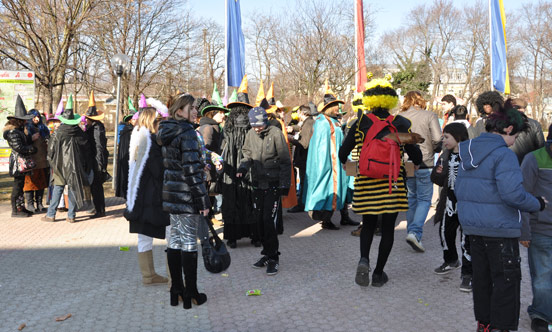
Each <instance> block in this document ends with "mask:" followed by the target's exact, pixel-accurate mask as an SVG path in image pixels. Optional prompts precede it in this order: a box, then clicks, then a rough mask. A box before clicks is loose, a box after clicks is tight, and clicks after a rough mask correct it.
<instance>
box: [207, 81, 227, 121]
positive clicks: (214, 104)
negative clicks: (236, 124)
mask: <svg viewBox="0 0 552 332" xmlns="http://www.w3.org/2000/svg"><path fill="white" fill-rule="evenodd" d="M211 99H212V100H211V103H209V104H206V106H204V107H203V109H201V110H200V113H201V116H205V114H207V112H210V111H222V112H225V113H226V112H228V111H229V109H228V108H226V107H224V106H223V103H222V99H221V98H220V93H219V92H218V89H217V83H215V86H214V87H213V95H212V97H211Z"/></svg>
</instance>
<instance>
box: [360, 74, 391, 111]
mask: <svg viewBox="0 0 552 332" xmlns="http://www.w3.org/2000/svg"><path fill="white" fill-rule="evenodd" d="M367 76H368V79H370V78H372V73H368V75H367ZM390 80H391V75H389V74H387V75H385V77H384V78H375V79H373V80H371V81H370V82H368V83H366V84H365V85H364V89H365V90H364V92H362V95H363V97H362V104H363V105H364V107H365V108H366V109H367V110H369V111H374V110H376V109H384V110H390V109H392V108H394V107H395V106H397V103H398V102H399V96H397V91H395V89H393V85H391V82H389V81H390Z"/></svg>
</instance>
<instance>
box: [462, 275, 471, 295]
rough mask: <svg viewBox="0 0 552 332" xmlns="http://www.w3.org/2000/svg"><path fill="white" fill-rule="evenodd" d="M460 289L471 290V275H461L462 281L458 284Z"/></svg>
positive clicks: (467, 291)
mask: <svg viewBox="0 0 552 332" xmlns="http://www.w3.org/2000/svg"><path fill="white" fill-rule="evenodd" d="M460 291H462V292H466V293H469V292H471V291H472V278H471V276H463V277H462V283H461V284H460Z"/></svg>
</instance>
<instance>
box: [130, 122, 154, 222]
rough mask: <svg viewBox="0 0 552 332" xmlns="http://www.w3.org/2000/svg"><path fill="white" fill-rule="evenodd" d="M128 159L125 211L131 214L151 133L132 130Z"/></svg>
mask: <svg viewBox="0 0 552 332" xmlns="http://www.w3.org/2000/svg"><path fill="white" fill-rule="evenodd" d="M129 149H130V150H129V158H128V191H127V209H128V211H131V212H132V209H134V203H135V202H136V196H137V195H138V189H139V186H140V179H141V178H142V172H143V171H144V167H145V166H146V162H147V161H148V157H149V152H150V149H151V133H150V132H149V130H148V129H147V128H145V127H141V128H140V129H138V128H136V127H135V128H134V130H132V135H131V136H130V148H129Z"/></svg>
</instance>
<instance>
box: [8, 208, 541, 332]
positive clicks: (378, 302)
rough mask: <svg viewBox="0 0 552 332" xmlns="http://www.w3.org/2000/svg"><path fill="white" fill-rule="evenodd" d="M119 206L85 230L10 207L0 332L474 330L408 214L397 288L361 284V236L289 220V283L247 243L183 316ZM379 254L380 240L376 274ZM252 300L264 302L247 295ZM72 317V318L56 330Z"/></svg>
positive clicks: (390, 267) (157, 244)
mask: <svg viewBox="0 0 552 332" xmlns="http://www.w3.org/2000/svg"><path fill="white" fill-rule="evenodd" d="M108 205H109V206H108V209H107V213H108V215H107V216H106V217H105V218H101V219H94V220H88V219H87V218H85V217H84V216H85V215H86V213H83V212H79V213H77V221H79V222H77V223H74V224H69V223H67V222H66V221H65V219H64V218H65V215H66V214H65V213H58V215H57V217H56V218H58V220H59V221H58V222H56V223H47V222H41V221H40V217H41V216H43V215H44V214H42V215H37V216H34V217H32V218H25V219H11V218H10V211H9V210H10V209H9V206H7V205H2V206H1V209H0V211H1V212H0V308H2V309H1V310H0V331H17V328H18V326H20V325H21V324H23V323H24V324H26V326H25V328H24V329H23V331H405V332H409V331H412V332H415V331H447V332H450V331H462V332H464V331H475V321H474V316H473V305H472V298H471V294H466V293H462V292H460V291H459V290H458V286H459V285H460V270H459V269H457V270H455V271H453V272H452V273H450V274H449V275H445V276H438V275H436V274H434V273H433V269H435V268H436V267H437V266H439V265H440V264H441V263H442V251H441V247H440V244H439V237H438V229H437V227H434V226H433V222H432V220H430V221H428V222H427V223H426V225H425V227H424V238H423V244H424V246H425V248H426V252H425V253H423V254H420V253H415V252H414V251H413V250H412V249H411V248H410V246H409V245H407V244H406V242H405V241H404V238H405V236H406V231H405V228H406V227H405V226H406V222H405V221H404V220H405V216H404V214H400V215H399V218H398V225H397V228H396V231H395V244H394V247H393V250H392V252H391V256H390V258H389V261H388V263H387V266H386V269H385V271H386V273H387V274H388V276H389V279H390V280H389V282H388V283H387V284H386V285H385V286H383V287H381V288H374V287H366V288H362V287H360V286H358V285H356V284H355V282H354V278H355V271H356V265H357V263H358V259H359V238H358V237H353V236H351V235H350V232H351V230H353V229H355V227H342V229H341V230H338V231H329V230H322V229H321V228H320V225H319V224H316V223H315V222H313V221H312V220H310V219H309V218H308V216H307V214H306V213H298V214H286V213H284V220H285V221H284V225H285V226H284V227H285V231H284V234H283V235H281V236H280V237H279V239H280V251H281V253H282V255H281V257H280V272H279V273H278V275H276V276H267V275H266V274H265V272H264V270H256V269H253V268H251V264H252V263H254V262H255V261H256V260H257V259H258V258H259V257H260V248H255V247H253V246H252V245H251V244H250V243H249V241H247V240H245V239H244V240H241V241H238V248H237V249H230V253H231V255H232V264H231V266H230V268H229V269H228V270H227V271H225V272H224V273H222V274H211V273H209V272H207V271H206V270H205V269H204V268H203V266H202V260H201V257H200V258H199V259H200V261H199V268H198V288H199V290H200V291H202V292H205V293H206V294H207V296H208V301H207V303H206V304H204V305H202V306H199V307H197V306H193V308H192V309H191V310H184V309H183V308H182V306H178V307H171V306H170V305H169V293H168V289H167V287H166V286H143V285H142V283H141V275H140V271H139V268H138V261H137V253H136V243H137V238H136V235H135V234H129V233H128V223H127V221H126V220H125V219H124V218H123V217H122V211H123V209H124V204H122V201H121V200H119V199H116V198H110V199H108ZM432 214H433V211H432V212H430V216H431V215H432ZM352 217H353V218H354V219H356V220H360V217H359V216H356V215H354V214H352ZM334 223H336V224H338V223H339V214H337V215H335V216H334ZM378 244H379V237H375V240H374V243H373V244H372V250H371V257H370V258H371V259H370V260H371V262H372V263H371V265H372V268H374V264H375V261H376V258H377V246H378ZM120 246H130V250H129V251H120V250H119V247H120ZM164 248H165V242H164V241H162V240H155V241H154V260H155V264H156V270H157V272H158V273H160V274H162V275H165V276H166V275H167V272H166V267H165V256H164V255H165V253H164V251H163V250H164ZM521 252H522V273H523V280H522V289H521V293H522V295H521V315H520V316H521V319H520V325H519V330H520V331H530V328H529V327H530V320H529V318H528V315H527V312H526V308H527V305H528V304H529V303H530V301H531V297H532V294H531V287H530V277H529V271H528V266H527V250H526V249H525V248H521ZM250 289H260V290H261V291H262V295H261V296H246V295H245V294H246V291H247V290H250ZM68 313H70V314H71V315H72V317H70V318H68V319H67V320H65V321H61V322H56V321H55V318H56V317H59V316H63V315H65V314H68Z"/></svg>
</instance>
